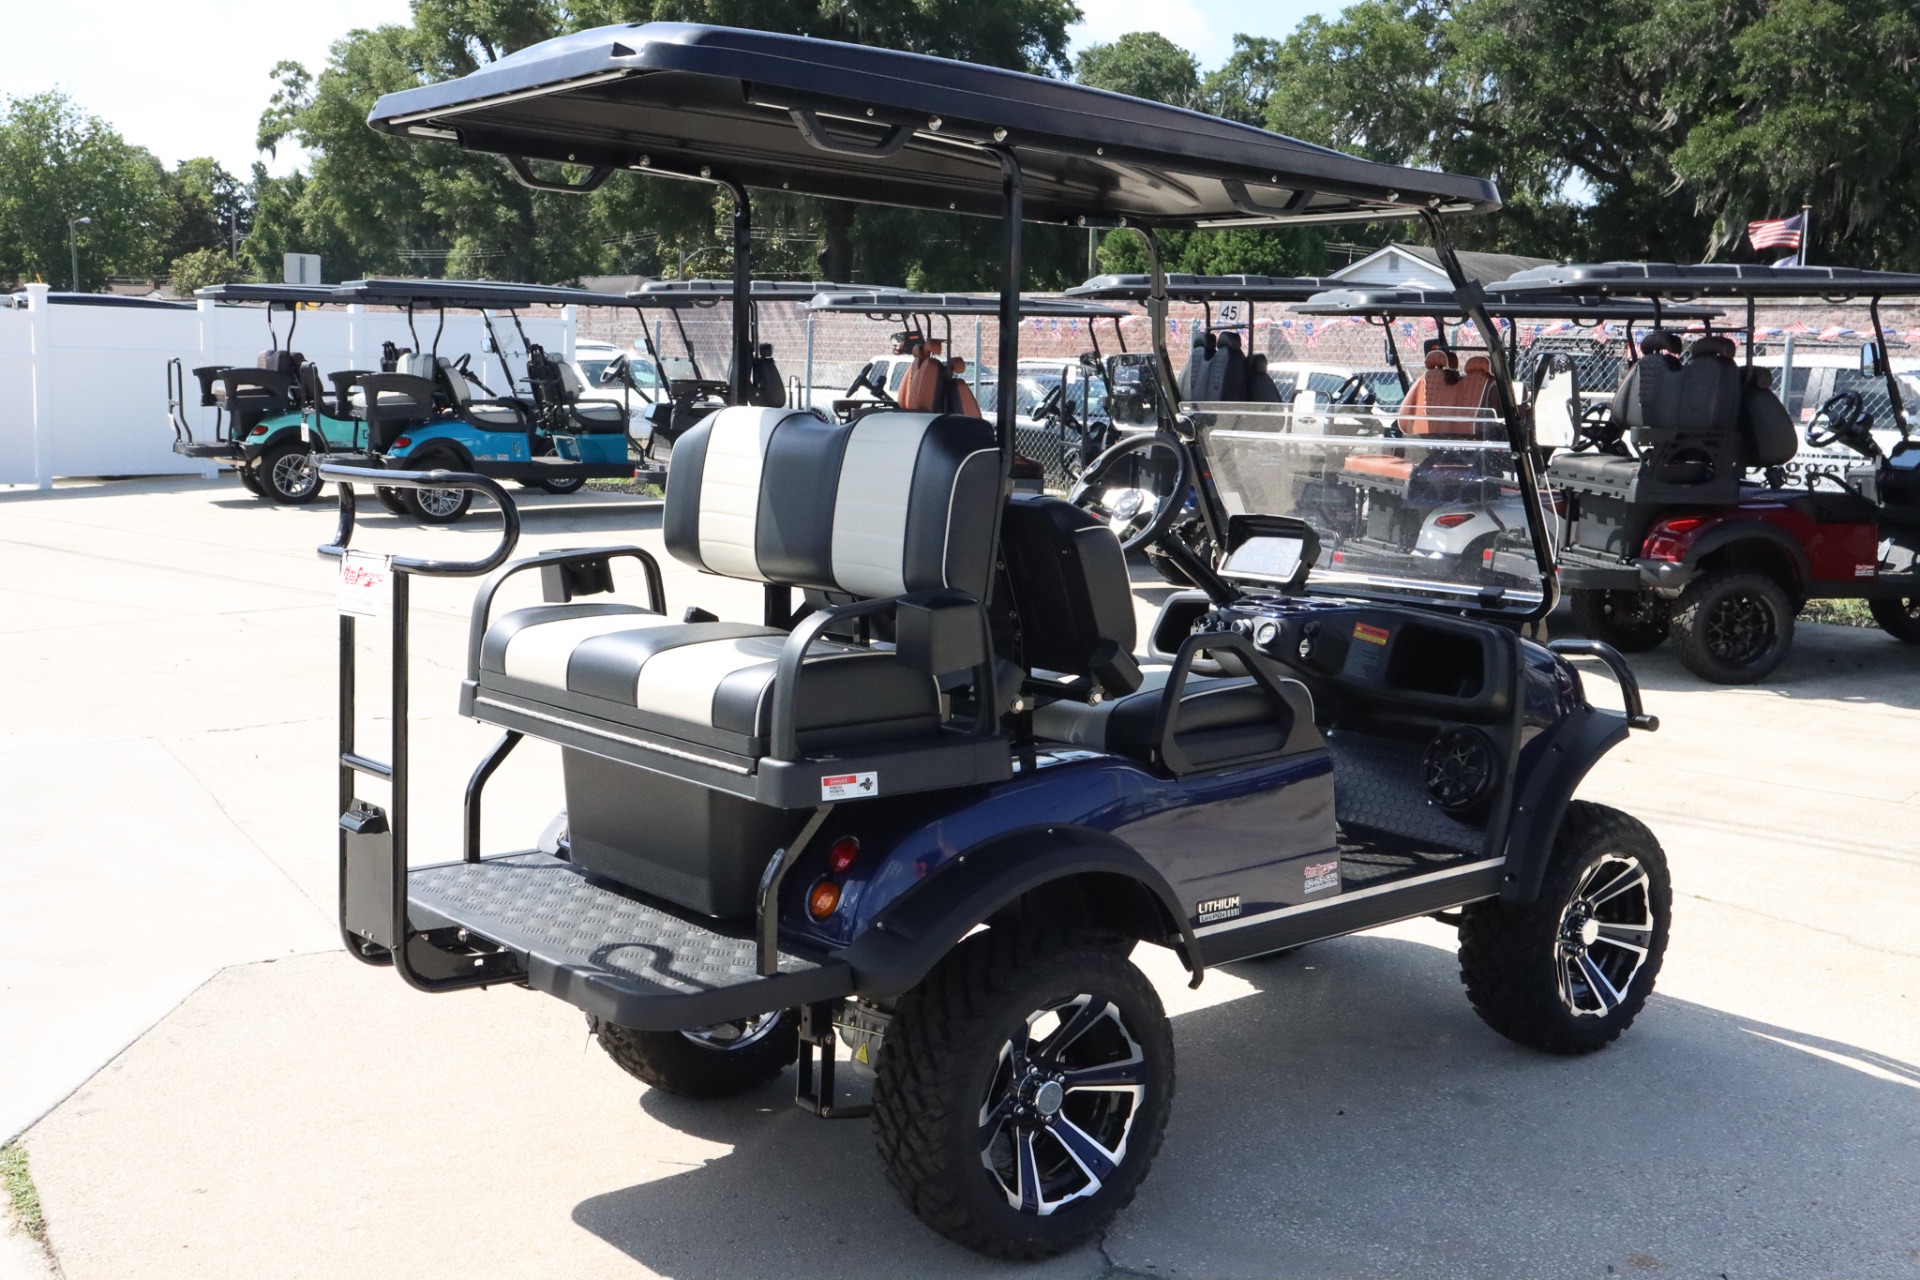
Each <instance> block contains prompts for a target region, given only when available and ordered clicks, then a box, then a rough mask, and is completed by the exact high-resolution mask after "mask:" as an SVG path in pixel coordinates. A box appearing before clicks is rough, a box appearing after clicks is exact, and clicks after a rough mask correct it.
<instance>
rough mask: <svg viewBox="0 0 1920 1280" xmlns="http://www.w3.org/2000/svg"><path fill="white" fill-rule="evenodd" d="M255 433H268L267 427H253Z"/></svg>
mask: <svg viewBox="0 0 1920 1280" xmlns="http://www.w3.org/2000/svg"><path fill="white" fill-rule="evenodd" d="M253 434H254V435H256V436H263V435H265V434H267V429H266V428H265V427H255V428H254V429H253Z"/></svg>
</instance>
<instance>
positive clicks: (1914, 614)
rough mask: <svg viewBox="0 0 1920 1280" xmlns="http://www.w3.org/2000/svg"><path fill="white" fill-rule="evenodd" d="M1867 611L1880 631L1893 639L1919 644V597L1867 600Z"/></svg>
mask: <svg viewBox="0 0 1920 1280" xmlns="http://www.w3.org/2000/svg"><path fill="white" fill-rule="evenodd" d="M1867 609H1868V610H1869V611H1870V612H1871V613H1872V614H1873V620H1874V621H1875V622H1877V623H1879V624H1880V629H1881V630H1882V631H1884V632H1886V633H1887V634H1888V635H1890V636H1892V637H1893V638H1894V639H1896V640H1904V641H1906V642H1907V643H1908V644H1920V596H1905V597H1889V598H1885V599H1880V600H1869V601H1867Z"/></svg>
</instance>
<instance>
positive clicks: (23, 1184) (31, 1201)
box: [0, 1142, 47, 1244]
mask: <svg viewBox="0 0 1920 1280" xmlns="http://www.w3.org/2000/svg"><path fill="white" fill-rule="evenodd" d="M0 1188H4V1189H5V1191H6V1197H7V1208H8V1210H9V1211H10V1212H11V1213H12V1215H13V1221H14V1225H15V1226H16V1227H18V1228H19V1229H20V1230H21V1231H23V1232H25V1233H26V1234H27V1235H28V1237H30V1238H31V1239H34V1240H37V1241H39V1242H40V1243H41V1244H45V1243H46V1242H47V1220H46V1218H45V1217H43V1216H42V1215H41V1211H40V1191H39V1188H37V1187H35V1186H34V1185H33V1174H32V1173H31V1172H30V1171H29V1170H28V1168H27V1149H26V1148H25V1147H23V1146H21V1145H20V1144H19V1143H17V1142H10V1143H8V1144H7V1145H6V1146H4V1147H0Z"/></svg>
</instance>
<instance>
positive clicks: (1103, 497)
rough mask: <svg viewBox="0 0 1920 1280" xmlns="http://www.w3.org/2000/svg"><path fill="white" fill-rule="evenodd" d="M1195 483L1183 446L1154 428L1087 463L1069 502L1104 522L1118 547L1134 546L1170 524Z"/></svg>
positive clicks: (1157, 535) (1161, 532)
mask: <svg viewBox="0 0 1920 1280" xmlns="http://www.w3.org/2000/svg"><path fill="white" fill-rule="evenodd" d="M1129 472H1130V473H1131V474H1126V473H1129ZM1123 476H1124V481H1123ZM1109 477H1111V478H1112V480H1113V481H1115V483H1109ZM1192 484H1193V461H1192V459H1191V458H1190V457H1189V455H1188V453H1187V450H1186V448H1185V446H1183V445H1182V444H1181V443H1180V442H1179V441H1177V440H1175V439H1173V438H1172V437H1170V436H1167V435H1165V434H1162V433H1161V432H1158V431H1156V432H1152V433H1143V434H1140V435H1136V436H1134V437H1133V438H1131V439H1129V440H1122V441H1121V442H1120V443H1119V444H1116V445H1114V446H1113V447H1112V448H1111V449H1108V450H1107V451H1106V452H1105V453H1102V454H1101V455H1100V456H1099V457H1097V458H1095V459H1094V460H1093V461H1092V462H1089V463H1088V464H1087V466H1086V469H1085V470H1084V471H1082V472H1081V473H1080V480H1079V482H1078V483H1077V484H1075V485H1074V486H1073V491H1072V492H1071V493H1069V494H1068V495H1067V501H1068V502H1071V503H1072V504H1073V505H1074V506H1076V507H1079V508H1080V509H1081V510H1082V511H1085V512H1088V513H1089V514H1091V515H1093V516H1094V517H1096V518H1097V519H1100V520H1102V521H1105V522H1106V526H1107V528H1109V529H1111V530H1113V535H1114V536H1115V537H1116V538H1118V539H1120V549H1121V550H1122V551H1133V550H1135V549H1136V548H1139V547H1144V546H1146V545H1147V544H1148V543H1150V542H1155V541H1157V540H1159V539H1160V538H1161V537H1162V536H1163V535H1164V534H1165V533H1166V532H1167V530H1168V529H1169V528H1171V527H1172V525H1173V522H1174V520H1175V518H1176V517H1178V516H1179V514H1180V511H1181V508H1183V507H1184V506H1186V502H1187V491H1188V489H1190V488H1191V487H1192Z"/></svg>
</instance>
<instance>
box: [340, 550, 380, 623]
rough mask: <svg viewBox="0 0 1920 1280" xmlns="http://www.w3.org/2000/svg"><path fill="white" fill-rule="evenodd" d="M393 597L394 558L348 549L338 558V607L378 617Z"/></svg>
mask: <svg viewBox="0 0 1920 1280" xmlns="http://www.w3.org/2000/svg"><path fill="white" fill-rule="evenodd" d="M391 599H393V557H392V556H377V555H374V554H372V553H371V552H367V551H349V552H347V554H345V555H344V556H341V557H340V593H339V608H340V612H342V613H350V614H352V615H354V616H355V617H357V618H378V617H381V616H382V615H384V614H385V613H386V611H387V602H388V601H389V600H391Z"/></svg>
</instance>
